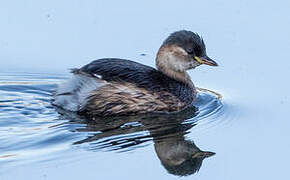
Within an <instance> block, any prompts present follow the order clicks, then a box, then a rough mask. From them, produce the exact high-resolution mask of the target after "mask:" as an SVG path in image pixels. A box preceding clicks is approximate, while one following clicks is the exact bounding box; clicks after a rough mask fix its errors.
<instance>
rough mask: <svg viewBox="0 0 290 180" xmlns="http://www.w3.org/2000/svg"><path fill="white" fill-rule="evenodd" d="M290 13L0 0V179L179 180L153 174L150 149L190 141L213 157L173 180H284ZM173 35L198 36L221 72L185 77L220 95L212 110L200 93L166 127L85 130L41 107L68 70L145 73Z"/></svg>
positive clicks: (228, 6)
mask: <svg viewBox="0 0 290 180" xmlns="http://www.w3.org/2000/svg"><path fill="white" fill-rule="evenodd" d="M289 5H290V3H289V1H286V0H278V1H262V0H257V1H250V0H241V1H229V2H225V1H222V0H211V1H207V0H205V1H190V2H189V1H185V0H181V1H178V2H170V3H169V2H168V1H165V0H161V1H158V2H156V1H150V0H149V1H143V2H139V1H138V2H137V1H136V2H132V1H126V0H125V1H118V2H116V1H110V0H109V1H103V2H101V1H85V2H84V1H80V0H73V1H61V2H59V1H56V0H52V1H49V2H36V1H21V2H17V6H16V5H15V2H14V1H7V2H5V3H2V4H1V6H0V25H1V27H2V28H1V29H0V32H1V34H2V35H3V36H2V37H1V39H0V72H1V74H0V79H1V80H0V82H1V85H0V88H1V90H0V166H1V168H0V179H1V180H2V179H4V180H7V179H8V180H10V179H23V178H29V179H37V180H38V179H61V178H66V179H68V178H69V179H80V178H82V179H84V178H86V179H93V178H94V179H177V178H178V179H180V177H179V176H176V175H172V174H170V173H168V170H166V168H165V166H164V162H163V165H162V161H161V160H160V159H162V157H163V156H162V154H160V152H161V151H162V149H166V148H168V145H172V147H174V145H177V144H178V143H176V144H174V143H173V142H180V144H183V145H185V144H187V143H186V142H188V144H191V145H192V146H191V147H193V144H192V143H190V142H192V141H193V142H194V144H195V145H196V146H197V147H198V148H199V149H201V150H203V151H211V152H215V153H216V155H214V156H212V157H209V158H206V159H205V160H204V161H203V163H202V166H201V168H200V169H199V172H198V173H194V174H192V175H189V176H186V177H183V179H223V180H226V179H228V180H232V179H236V180H238V179H241V180H242V179H243V180H244V179H269V180H270V179H289V173H288V164H289V161H290V157H289V155H288V152H290V143H289V140H288V137H289V135H290V133H289V127H290V121H289V118H288V114H289V105H290V96H289V92H290V86H289V83H288V81H289V78H288V77H289V76H290V73H289V69H290V63H289V59H290V56H289V48H290V38H289V32H290V26H289V25H288V24H289V19H290V14H289V8H288V7H289ZM180 29H189V30H192V31H196V32H198V33H200V34H201V35H202V36H203V37H204V39H205V42H206V45H207V52H208V55H209V56H210V57H211V58H212V59H214V60H216V61H217V62H218V63H219V65H220V66H219V67H217V68H211V67H206V66H202V67H199V68H197V69H195V70H193V71H190V76H191V78H192V79H193V82H194V83H195V85H196V86H198V87H202V88H208V89H211V90H214V91H217V92H219V93H221V94H222V95H223V99H222V100H221V101H218V100H217V98H216V97H215V96H214V95H213V94H211V93H203V94H202V96H200V97H199V100H200V101H199V102H198V103H199V104H198V105H199V106H200V112H199V113H198V114H197V116H196V117H188V116H186V115H187V113H184V114H181V115H182V116H178V117H176V120H177V122H176V121H174V123H173V124H171V123H169V124H164V123H167V120H169V119H170V118H169V117H159V118H156V117H150V118H148V117H134V118H130V119H125V120H124V119H120V121H116V124H115V123H112V122H114V121H113V120H110V119H107V120H106V121H101V122H104V123H103V124H102V123H100V124H91V123H89V122H86V121H85V120H84V119H82V118H81V117H77V116H76V115H74V114H67V113H65V112H60V111H59V112H58V110H56V109H54V108H53V107H52V106H51V105H50V103H49V102H50V98H51V93H52V91H53V89H54V88H55V86H56V84H57V83H59V82H61V81H63V80H64V79H66V78H67V77H68V73H67V69H68V68H74V67H80V66H82V65H84V64H86V63H88V62H90V61H91V60H93V59H97V58H102V57H122V58H128V59H132V60H135V61H137V62H140V63H143V64H146V65H150V66H154V59H155V54H156V51H157V49H158V48H159V45H160V44H161V42H162V41H163V40H164V39H165V37H167V35H168V34H169V33H171V32H173V31H176V30H180ZM21 72H23V73H21ZM189 114H191V113H190V111H189ZM183 115H184V116H183ZM151 118H152V119H157V120H158V119H160V121H161V122H160V124H161V125H162V127H164V128H165V129H162V128H161V129H160V127H158V126H160V125H159V124H157V125H156V124H155V122H154V121H153V122H152V121H150V120H147V119H151ZM163 120H164V121H163ZM124 121H125V122H126V123H125V124H122V122H124ZM105 122H106V123H105ZM147 122H148V124H146V123H147ZM157 122H159V121H157ZM120 123H121V124H122V125H121V126H120ZM112 127H115V128H113V129H112ZM156 130H157V131H158V130H160V131H159V132H160V133H157V134H158V136H157V138H155V139H154V135H156ZM166 134H174V136H169V137H168V136H167V135H166ZM163 136H165V137H164V138H163ZM173 137H174V138H173ZM160 139H164V142H163V143H160ZM184 142H185V143H184ZM181 146H182V145H181ZM162 147H163V148H162ZM182 147H184V146H182ZM185 147H186V146H185ZM160 149H161V150H160ZM192 149H194V148H192ZM158 150H159V151H158ZM184 169H185V168H184Z"/></svg>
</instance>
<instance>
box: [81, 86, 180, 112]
mask: <svg viewBox="0 0 290 180" xmlns="http://www.w3.org/2000/svg"><path fill="white" fill-rule="evenodd" d="M185 106H186V103H184V102H182V101H180V100H179V99H178V98H177V97H176V96H174V95H172V94H171V93H168V92H166V91H159V92H152V91H149V90H146V89H144V88H139V87H137V86H136V85H135V84H132V83H127V82H122V83H120V82H112V83H110V84H107V85H104V86H102V87H101V88H99V89H98V90H95V91H93V92H92V93H91V94H90V96H89V97H88V100H87V103H86V104H85V105H84V106H83V107H81V108H80V112H81V113H85V114H87V115H89V116H107V115H110V114H119V115H122V114H138V113H139V114H140V113H146V112H173V111H180V110H181V109H183V108H184V107H185Z"/></svg>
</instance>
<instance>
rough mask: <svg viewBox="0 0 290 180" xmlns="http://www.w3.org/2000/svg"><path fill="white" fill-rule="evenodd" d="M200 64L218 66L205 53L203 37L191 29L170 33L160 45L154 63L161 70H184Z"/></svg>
mask: <svg viewBox="0 0 290 180" xmlns="http://www.w3.org/2000/svg"><path fill="white" fill-rule="evenodd" d="M201 64H206V65H209V66H218V64H217V63H216V62H215V61H214V60H212V59H210V58H209V57H208V56H207V54H206V47H205V43H204V41H203V39H202V38H201V37H200V36H199V35H198V34H196V33H193V32H191V31H186V30H182V31H177V32H174V33H172V34H171V35H170V36H169V37H168V38H167V39H166V40H165V41H164V42H163V44H162V46H161V47H160V49H159V51H158V54H157V59H156V65H157V67H158V69H159V70H161V71H163V72H164V71H175V72H185V71H186V70H189V69H194V68H196V67H197V66H199V65H201Z"/></svg>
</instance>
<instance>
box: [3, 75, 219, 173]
mask: <svg viewBox="0 0 290 180" xmlns="http://www.w3.org/2000/svg"><path fill="white" fill-rule="evenodd" d="M65 79H66V76H64V75H57V74H47V75H46V74H43V73H42V74H37V73H34V74H33V73H1V74H0V94H1V101H0V106H1V111H0V115H1V118H0V122H1V128H0V136H1V139H0V144H1V155H0V163H1V165H3V168H2V169H1V172H2V173H7V172H8V173H11V172H12V171H14V169H15V168H16V169H17V168H19V167H21V166H28V167H29V166H35V165H36V166H46V165H47V164H50V163H52V164H54V163H56V161H57V160H58V158H61V159H62V161H63V162H62V163H64V164H65V163H67V162H70V161H77V160H78V159H79V158H80V159H82V158H86V156H87V152H90V151H91V152H94V153H95V155H96V156H97V154H98V155H101V153H104V152H112V153H113V152H119V153H125V152H134V151H136V150H138V149H143V148H144V147H147V146H151V148H152V146H154V147H155V151H156V154H157V155H158V157H159V159H160V161H162V162H163V164H165V165H164V167H166V168H167V169H169V170H168V172H170V173H171V174H175V175H178V176H183V175H189V174H193V173H195V172H196V171H198V170H199V169H200V166H201V164H202V160H196V161H193V162H192V163H190V160H188V162H189V163H190V164H189V165H187V164H186V166H182V167H180V169H181V170H179V171H176V170H175V169H177V168H176V167H175V166H176V165H175V164H174V163H173V164H174V165H172V162H171V161H168V160H167V159H168V158H173V159H175V158H176V157H175V156H173V157H171V155H167V154H166V153H167V151H169V150H171V151H174V152H175V151H176V152H178V154H180V155H178V156H177V157H179V156H192V155H193V154H196V153H198V152H199V151H200V150H199V148H198V147H197V146H196V145H195V144H194V142H193V140H192V139H190V138H187V134H188V133H189V132H190V130H191V129H192V128H196V127H195V126H196V125H197V124H202V123H209V122H208V121H209V119H210V118H209V117H213V116H214V115H215V116H217V115H219V114H222V110H221V109H222V107H223V106H222V103H221V101H220V100H219V98H218V97H217V96H216V95H215V94H213V93H210V92H208V91H201V92H200V93H199V95H198V98H197V101H196V103H195V106H193V107H189V108H188V109H186V110H184V111H182V112H180V113H176V114H170V115H168V114H167V115H162V114H148V115H138V116H129V117H111V118H98V119H96V120H95V121H92V120H89V119H86V118H84V117H81V116H78V115H77V114H76V113H72V112H67V111H63V110H62V109H58V108H56V107H53V106H52V105H51V103H50V102H51V98H52V94H53V92H54V89H55V88H56V85H57V83H60V82H61V81H64V80H65ZM196 107H198V109H196ZM204 119H206V120H204ZM180 149H181V150H180ZM182 149H183V150H182ZM183 151H184V152H183ZM174 152H172V153H173V154H174ZM75 153H80V154H79V155H78V158H75V157H74V154H75ZM151 153H154V150H153V149H152V152H151ZM112 156H113V155H112ZM187 159H190V157H187ZM182 160H183V159H182ZM182 160H181V161H182ZM192 164H193V165H192ZM195 164H196V165H195ZM182 169H188V170H182ZM175 171H176V172H175Z"/></svg>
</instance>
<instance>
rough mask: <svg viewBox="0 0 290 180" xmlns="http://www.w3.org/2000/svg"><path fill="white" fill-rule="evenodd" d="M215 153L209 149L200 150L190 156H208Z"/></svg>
mask: <svg viewBox="0 0 290 180" xmlns="http://www.w3.org/2000/svg"><path fill="white" fill-rule="evenodd" d="M213 155H215V153H214V152H210V151H200V152H197V153H195V154H194V155H193V156H192V157H193V158H208V157H211V156H213Z"/></svg>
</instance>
